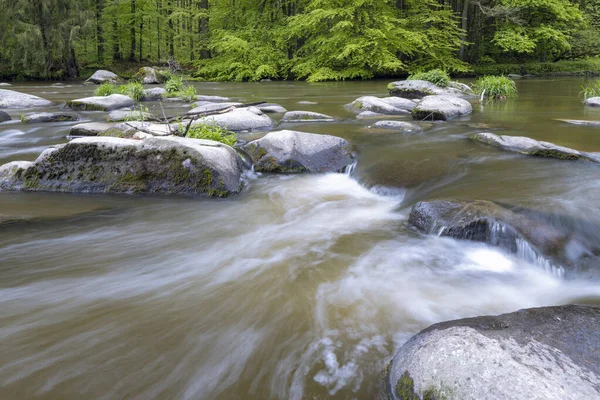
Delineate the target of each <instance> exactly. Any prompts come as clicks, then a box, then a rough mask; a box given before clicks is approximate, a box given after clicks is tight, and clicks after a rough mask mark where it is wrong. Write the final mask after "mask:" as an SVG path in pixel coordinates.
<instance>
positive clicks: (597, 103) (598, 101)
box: [583, 97, 600, 107]
mask: <svg viewBox="0 0 600 400" xmlns="http://www.w3.org/2000/svg"><path fill="white" fill-rule="evenodd" d="M583 104H585V105H586V106H588V107H600V97H590V98H589V99H585V101H584V102H583Z"/></svg>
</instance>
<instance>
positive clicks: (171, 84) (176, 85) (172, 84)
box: [165, 75, 185, 94]
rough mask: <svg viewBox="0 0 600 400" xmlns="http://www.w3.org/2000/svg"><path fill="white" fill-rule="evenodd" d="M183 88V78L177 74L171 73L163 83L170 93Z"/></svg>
mask: <svg viewBox="0 0 600 400" xmlns="http://www.w3.org/2000/svg"><path fill="white" fill-rule="evenodd" d="M184 89H185V84H184V83H183V78H182V77H180V76H177V75H172V76H171V77H170V78H169V80H168V81H167V83H166V84H165V90H166V91H167V93H170V94H174V93H179V92H181V91H182V90H184Z"/></svg>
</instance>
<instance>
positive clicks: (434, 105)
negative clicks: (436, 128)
mask: <svg viewBox="0 0 600 400" xmlns="http://www.w3.org/2000/svg"><path fill="white" fill-rule="evenodd" d="M472 112H473V107H472V106H471V103H469V102H468V101H467V100H465V99H461V98H460V97H455V96H446V95H440V96H426V97H423V99H422V100H421V101H420V102H419V104H417V106H416V107H415V108H414V109H413V110H412V116H413V119H416V120H419V121H430V120H441V121H447V120H449V119H452V118H456V117H462V116H464V115H469V114H471V113H472Z"/></svg>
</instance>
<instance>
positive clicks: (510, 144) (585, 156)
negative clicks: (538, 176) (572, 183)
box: [471, 132, 600, 162]
mask: <svg viewBox="0 0 600 400" xmlns="http://www.w3.org/2000/svg"><path fill="white" fill-rule="evenodd" d="M471 139H473V140H474V141H476V142H480V143H485V144H488V145H490V146H494V147H497V148H499V149H502V150H506V151H512V152H515V153H521V154H526V155H530V156H537V157H547V158H558V159H562V160H586V161H593V162H600V159H599V155H597V154H594V153H583V152H579V151H577V150H574V149H570V148H568V147H563V146H558V145H556V144H554V143H550V142H539V141H537V140H535V139H531V138H528V137H524V136H506V135H495V134H493V133H489V132H484V133H477V134H475V135H473V136H472V137H471Z"/></svg>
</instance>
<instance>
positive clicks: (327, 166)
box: [243, 130, 355, 173]
mask: <svg viewBox="0 0 600 400" xmlns="http://www.w3.org/2000/svg"><path fill="white" fill-rule="evenodd" d="M243 149H244V151H246V152H247V153H248V155H250V158H251V159H252V161H253V162H254V170H255V171H257V172H278V173H296V172H342V171H343V170H344V169H345V168H346V167H348V166H349V165H351V164H353V163H354V158H355V157H354V153H353V148H352V145H351V144H350V143H349V142H347V141H346V140H344V139H342V138H339V137H336V136H329V135H317V134H314V133H306V132H297V131H289V130H283V131H278V132H271V133H269V134H267V135H266V136H264V137H263V138H261V139H258V140H254V141H252V142H250V143H247V144H246V145H244V146H243Z"/></svg>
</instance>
